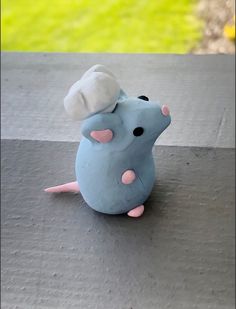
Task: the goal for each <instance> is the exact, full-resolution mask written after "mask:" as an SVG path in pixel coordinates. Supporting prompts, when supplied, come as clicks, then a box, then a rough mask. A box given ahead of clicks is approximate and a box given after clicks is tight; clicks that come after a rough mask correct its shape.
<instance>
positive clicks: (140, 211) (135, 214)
mask: <svg viewBox="0 0 236 309" xmlns="http://www.w3.org/2000/svg"><path fill="white" fill-rule="evenodd" d="M143 212H144V206H143V205H140V206H138V207H135V208H134V209H131V210H130V211H129V212H128V213H127V215H128V216H129V217H134V218H138V217H141V216H142V214H143Z"/></svg>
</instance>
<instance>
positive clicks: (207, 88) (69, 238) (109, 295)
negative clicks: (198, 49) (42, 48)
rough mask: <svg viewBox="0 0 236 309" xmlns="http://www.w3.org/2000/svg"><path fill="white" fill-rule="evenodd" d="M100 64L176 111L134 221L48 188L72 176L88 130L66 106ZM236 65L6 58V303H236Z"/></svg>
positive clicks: (197, 308) (82, 307)
mask: <svg viewBox="0 0 236 309" xmlns="http://www.w3.org/2000/svg"><path fill="white" fill-rule="evenodd" d="M99 62H100V63H101V62H102V63H105V64H107V65H109V67H111V69H112V70H113V71H114V72H115V73H116V75H117V76H118V77H119V79H120V82H121V84H122V85H124V88H125V89H127V91H128V93H131V94H135V95H140V94H146V95H148V96H149V97H150V98H155V97H158V98H159V99H161V100H162V101H165V103H167V102H168V104H169V105H170V108H171V110H172V118H173V123H172V125H171V127H169V128H168V130H167V131H166V134H165V135H163V137H162V139H160V142H159V143H160V144H162V146H156V147H155V148H154V156H155V161H156V167H157V182H156V185H155V187H154V190H153V192H152V195H151V196H150V199H149V200H148V202H147V203H146V211H145V215H144V216H143V217H142V218H139V219H132V218H129V217H127V216H106V215H102V214H98V213H96V212H94V211H92V210H91V209H90V208H88V207H87V206H86V204H85V202H84V201H83V199H82V198H81V196H80V195H75V194H60V195H57V196H53V195H50V194H46V193H44V192H43V188H45V187H47V186H51V185H55V184H59V183H63V182H67V181H72V180H74V159H75V154H76V151H77V147H78V142H77V141H78V140H79V134H78V131H79V126H80V124H79V123H78V124H77V123H73V122H72V121H69V120H68V118H67V117H66V115H65V114H64V111H63V108H62V98H63V96H64V94H65V92H66V88H67V87H69V86H70V84H71V83H72V82H73V81H74V80H76V79H77V78H78V76H79V75H80V74H81V73H82V72H83V71H84V70H85V69H87V68H88V67H90V66H91V65H92V64H94V63H99ZM233 62H234V60H233V58H232V57H228V56H208V57H205V56H174V55H172V56H165V55H114V54H113V55H112V54H110V55H102V54H87V55H85V54H77V55H76V54H40V53H39V54H32V53H25V54H24V53H3V55H2V161H1V162H2V163H1V164H2V166H1V169H2V175H1V176H2V178H1V180H2V186H1V190H2V191H1V193H2V195H1V202H2V203H1V204H2V208H1V215H2V216H1V220H2V285H1V289H2V291H1V292H2V293H1V298H2V303H1V308H3V309H87V308H88V309H167V308H168V309H206V308H207V309H233V308H235V292H234V289H235V149H234V136H235V135H234V121H235V118H234V104H233V103H234V86H233V81H234V73H233ZM126 66H127V67H128V69H127V68H126ZM139 89H143V91H142V93H141V92H139V93H137V90H139ZM64 140H66V142H65V141H64ZM75 141H76V142H75ZM174 145H175V146H174ZM176 145H177V146H176ZM193 146H195V147H193ZM200 146H201V147H200Z"/></svg>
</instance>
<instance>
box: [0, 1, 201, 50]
mask: <svg viewBox="0 0 236 309" xmlns="http://www.w3.org/2000/svg"><path fill="white" fill-rule="evenodd" d="M196 4H197V1H196V0H175V1H173V0H149V1H147V0H104V1H101V2H100V1H92V0H51V1H48V0H39V1H32V0H31V1H30V0H2V19H1V23H2V27H1V32H2V33H1V34H2V42H1V46H2V50H4V51H57V52H158V53H186V52H189V51H190V50H191V49H192V48H193V47H194V46H195V45H196V43H197V42H198V41H199V40H200V39H201V35H202V26H203V25H202V22H201V21H200V20H199V19H198V18H197V17H196Z"/></svg>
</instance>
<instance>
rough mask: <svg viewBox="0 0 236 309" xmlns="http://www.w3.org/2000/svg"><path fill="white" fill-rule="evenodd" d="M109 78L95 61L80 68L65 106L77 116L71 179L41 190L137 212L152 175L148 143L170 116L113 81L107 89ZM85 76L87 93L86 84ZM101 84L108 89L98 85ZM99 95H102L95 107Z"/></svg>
mask: <svg viewBox="0 0 236 309" xmlns="http://www.w3.org/2000/svg"><path fill="white" fill-rule="evenodd" d="M98 73H99V74H98ZM92 74H94V75H92ZM93 76H94V78H93ZM88 77H89V78H88ZM113 78H114V76H113V75H112V74H111V73H109V71H108V70H107V69H105V68H104V67H103V66H101V65H97V66H95V67H93V68H91V69H90V70H89V71H88V72H86V73H85V77H82V78H81V80H82V83H80V82H77V83H76V84H75V85H73V86H72V87H71V90H70V91H69V94H68V96H67V97H66V100H65V107H66V109H67V110H68V112H69V114H71V115H76V116H77V118H78V119H80V118H79V117H80V116H81V115H83V117H81V119H82V120H83V122H82V126H81V133H82V136H83V138H82V140H81V142H80V144H79V147H78V151H77V156H76V162H75V174H76V181H75V182H72V183H68V184H64V185H60V186H56V187H51V188H48V189H46V191H47V192H68V191H73V192H80V193H81V194H82V196H83V198H84V200H85V201H86V203H87V204H88V205H89V206H90V207H91V208H92V209H94V210H96V211H98V212H102V213H106V214H112V215H114V214H122V213H127V214H128V215H129V216H131V217H139V216H141V215H142V213H143V211H144V205H143V204H144V202H145V201H146V200H147V198H148V197H149V195H150V193H151V191H152V188H153V185H154V182H155V177H156V175H155V165H154V160H153V156H152V148H153V145H154V143H155V141H156V139H157V138H158V137H159V135H160V134H161V133H162V132H163V131H164V130H165V129H166V128H167V127H168V126H169V124H170V122H171V117H170V112H169V109H168V107H167V106H166V105H163V106H161V105H160V104H159V103H158V102H156V101H155V102H152V101H149V99H148V98H147V97H146V96H140V97H130V96H127V95H126V93H125V92H124V91H123V90H122V89H120V88H119V87H118V82H117V81H116V80H115V82H114V85H113V91H111V88H112V87H111V86H110V85H112V83H113ZM106 79H108V83H106ZM91 80H92V81H93V83H92V90H93V91H92V92H91V91H89V87H88V85H90V84H91ZM101 80H102V84H101ZM86 83H88V84H86ZM106 84H108V85H109V87H108V89H103V88H104V87H105V86H104V85H106ZM84 89H85V90H84ZM102 91H103V92H102ZM96 93H99V95H98V96H96V95H95V94H96ZM100 97H102V98H103V100H102V103H101V104H100V107H97V106H98V105H99V104H98V103H97V102H99V98H100ZM105 100H107V103H106V104H105V103H104V102H105ZM89 102H93V104H92V105H91V104H90V105H89ZM94 102H95V103H94ZM95 107H96V108H95ZM81 110H82V111H81ZM81 119H80V120H81Z"/></svg>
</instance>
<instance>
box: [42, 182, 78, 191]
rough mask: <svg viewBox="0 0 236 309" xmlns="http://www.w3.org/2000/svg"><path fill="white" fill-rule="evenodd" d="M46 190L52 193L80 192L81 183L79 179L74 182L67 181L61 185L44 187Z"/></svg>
mask: <svg viewBox="0 0 236 309" xmlns="http://www.w3.org/2000/svg"><path fill="white" fill-rule="evenodd" d="M44 191H45V192H50V193H61V192H74V193H76V192H80V189H79V185H78V183H77V181H73V182H68V183H65V184H64V185H59V186H55V187H50V188H47V189H44Z"/></svg>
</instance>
